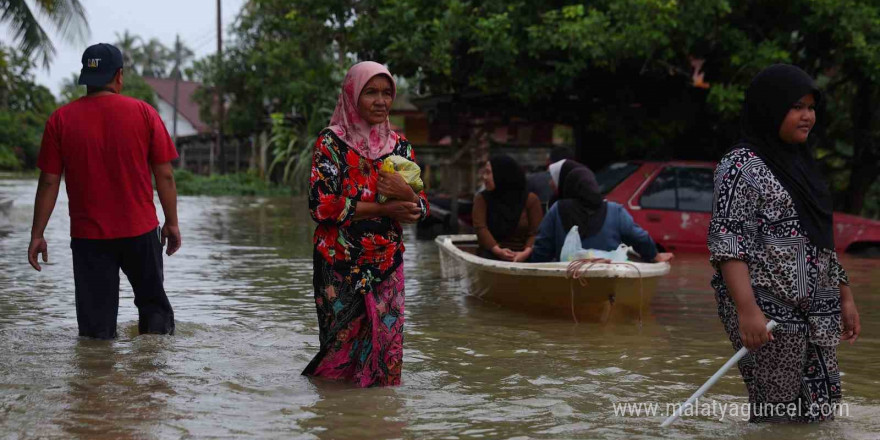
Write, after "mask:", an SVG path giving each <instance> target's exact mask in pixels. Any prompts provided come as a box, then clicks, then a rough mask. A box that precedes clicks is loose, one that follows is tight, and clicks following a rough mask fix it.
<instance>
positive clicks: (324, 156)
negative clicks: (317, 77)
mask: <svg viewBox="0 0 880 440" xmlns="http://www.w3.org/2000/svg"><path fill="white" fill-rule="evenodd" d="M396 92H397V89H396V85H395V82H394V79H393V78H392V76H391V73H390V72H389V71H388V69H386V68H385V67H384V66H383V65H381V64H378V63H375V62H372V61H365V62H362V63H358V64H355V65H354V66H352V67H351V69H350V70H349V71H348V73H347V74H346V76H345V79H344V80H343V83H342V91H341V93H340V94H339V99H338V101H337V103H336V110H335V111H334V112H333V117H332V118H331V120H330V126H329V127H328V128H326V129H324V130H323V131H321V133H320V134H319V136H318V139H317V142H316V143H315V147H314V152H313V155H312V169H311V175H310V177H309V184H310V189H309V210H310V211H311V215H312V218H313V219H314V220H315V222H317V223H318V226H317V228H316V229H315V237H314V243H315V247H314V253H313V260H314V276H313V284H314V294H315V305H316V308H317V315H318V327H319V334H318V339H319V342H320V349H319V351H318V353H317V354H316V355H315V357H314V358H313V359H312V361H311V362H310V363H309V364H308V366H307V367H306V368H305V370H304V371H303V374H304V375H307V376H317V377H322V378H328V379H337V380H345V381H351V382H354V383H355V384H357V385H358V386H361V387H369V386H386V385H398V384H400V377H401V370H402V366H403V322H404V270H403V252H404V246H403V230H402V228H401V223H416V222H418V221H421V220H423V219H424V218H425V216H427V215H428V209H429V208H428V201H427V198H426V196H425V193H424V191H420V192H418V193H416V192H414V191H413V189H412V188H411V187H410V185H408V184H407V183H406V181H405V180H404V179H403V177H401V176H400V175H399V174H397V173H385V172H380V167H381V165H382V162H383V160H384V159H385V158H386V157H388V156H389V155H399V156H402V157H404V158H407V159H409V160H411V161H413V162H415V161H416V158H415V152H414V151H413V147H412V145H410V143H409V142H408V141H407V140H406V138H405V137H403V136H402V135H399V134H397V133H395V132H394V131H393V130H392V129H391V124H390V122H389V120H388V112H389V111H390V109H391V104H392V102H393V101H394V98H395V96H396ZM379 194H382V195H385V196H387V197H388V198H389V199H390V200H388V201H386V202H385V203H381V204H380V203H377V200H376V198H377V196H378V195H379Z"/></svg>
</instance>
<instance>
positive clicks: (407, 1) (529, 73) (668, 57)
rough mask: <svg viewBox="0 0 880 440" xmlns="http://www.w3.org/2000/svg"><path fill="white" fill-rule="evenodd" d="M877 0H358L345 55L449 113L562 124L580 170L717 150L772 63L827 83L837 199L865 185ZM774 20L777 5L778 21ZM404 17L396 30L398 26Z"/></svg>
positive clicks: (871, 168) (879, 40)
mask: <svg viewBox="0 0 880 440" xmlns="http://www.w3.org/2000/svg"><path fill="white" fill-rule="evenodd" d="M878 7H880V5H878V3H877V2H876V1H875V0H847V1H836V0H789V1H785V2H736V3H733V2H729V1H727V0H695V1H688V2H677V1H674V0H597V1H591V2H588V3H575V4H572V2H568V1H526V0H518V1H501V0H486V1H463V0H443V1H429V0H375V1H367V2H363V4H362V5H361V6H359V8H360V9H359V12H360V13H359V15H358V16H357V22H356V23H355V25H354V30H353V36H351V39H352V40H353V44H352V45H351V46H350V47H351V48H352V49H351V50H352V51H355V52H357V53H358V54H359V56H360V58H362V59H375V60H377V61H380V62H387V63H388V64H389V65H390V66H391V68H392V71H394V72H396V73H399V74H403V75H405V76H408V77H412V78H414V79H416V83H417V90H419V91H420V92H422V93H427V94H431V95H434V96H437V95H449V96H451V97H452V98H451V99H454V100H455V102H456V103H457V104H458V105H456V106H455V111H456V112H458V113H461V112H462V111H465V110H468V109H469V110H471V111H474V112H479V111H483V112H492V113H495V114H502V115H505V116H511V115H515V116H520V117H527V118H530V119H536V118H538V119H540V118H543V119H551V120H554V121H559V122H565V123H569V124H571V125H573V126H574V128H575V130H574V132H575V139H576V143H577V144H578V150H579V156H580V158H581V159H583V160H585V161H586V162H587V163H588V164H590V165H591V166H601V165H603V164H604V163H607V162H609V161H611V160H615V159H619V158H665V157H679V158H691V159H717V158H718V157H719V156H720V154H721V153H722V152H723V151H724V149H725V148H727V147H728V146H729V145H730V144H731V142H732V141H733V140H734V139H735V138H736V137H737V136H738V135H739V133H738V123H737V117H736V116H737V114H738V112H739V109H740V106H741V103H742V100H743V96H744V95H743V92H744V90H745V88H746V87H747V85H748V82H749V80H750V79H751V77H752V76H753V75H754V74H756V73H757V72H758V71H759V70H760V69H761V68H763V67H765V66H767V65H769V64H772V63H774V62H789V63H794V64H797V65H799V66H801V67H803V68H805V69H806V70H807V71H808V72H809V73H810V74H812V75H813V76H814V77H817V78H819V79H820V81H821V82H823V84H825V85H826V86H827V94H826V97H827V98H828V99H827V103H828V106H829V108H834V109H836V111H834V112H828V114H827V115H826V116H827V117H826V122H827V127H828V129H827V131H825V133H824V134H825V138H824V140H823V142H822V144H821V148H820V154H821V155H822V158H823V160H824V161H825V162H826V164H828V166H829V168H831V169H832V170H835V171H836V174H835V175H834V176H833V177H834V178H833V179H832V180H833V181H834V182H836V187H835V190H836V192H837V193H838V195H843V196H842V197H838V203H839V207H842V208H845V209H847V210H849V211H851V212H859V211H861V206H862V202H863V200H864V197H865V192H864V191H865V190H867V188H868V187H869V186H870V182H872V181H876V176H877V174H878V171H880V163H878V156H880V154H878V147H877V142H878V133H880V130H878V126H880V121H878V119H880V116H878V114H880V111H878V104H877V103H878V100H877V98H878V97H880V91H878V86H877V84H878V78H880V73H878V72H880V26H877V25H876V24H877V23H880V13H878ZM779 17H785V19H784V20H780V19H779ZM402 29H405V31H404V30H402Z"/></svg>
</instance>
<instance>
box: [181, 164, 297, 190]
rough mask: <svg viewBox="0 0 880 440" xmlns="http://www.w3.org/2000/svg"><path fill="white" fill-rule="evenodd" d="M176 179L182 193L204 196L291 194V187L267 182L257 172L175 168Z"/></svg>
mask: <svg viewBox="0 0 880 440" xmlns="http://www.w3.org/2000/svg"><path fill="white" fill-rule="evenodd" d="M174 180H175V181H176V183H177V193H178V194H180V195H188V196H195V195H202V196H289V195H291V191H290V188H289V187H286V186H280V185H276V184H271V183H266V182H265V181H263V180H262V179H260V177H259V176H258V175H257V174H256V173H252V172H247V173H234V174H214V175H212V176H200V175H197V174H193V173H192V172H190V171H186V170H175V171H174Z"/></svg>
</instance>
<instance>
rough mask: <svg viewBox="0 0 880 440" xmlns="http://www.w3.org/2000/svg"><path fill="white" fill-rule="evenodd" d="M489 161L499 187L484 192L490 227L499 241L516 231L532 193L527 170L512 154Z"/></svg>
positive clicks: (490, 230) (487, 220)
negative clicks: (529, 187)
mask: <svg viewBox="0 0 880 440" xmlns="http://www.w3.org/2000/svg"><path fill="white" fill-rule="evenodd" d="M489 163H490V164H492V179H493V180H494V181H495V189H494V190H492V191H483V193H482V194H483V198H484V199H485V200H486V226H488V228H489V232H491V233H492V236H493V237H495V240H498V241H501V240H504V239H505V238H507V237H509V236H510V235H511V234H513V232H514V231H515V230H516V225H517V224H518V223H519V219H520V217H521V216H522V212H523V209H524V208H525V206H526V200H527V199H528V196H529V192H528V190H527V189H526V173H525V172H524V171H523V169H522V168H521V167H520V166H519V164H518V163H516V160H514V159H513V158H512V157H510V156H508V155H504V154H502V155H499V156H493V157H492V159H490V160H489Z"/></svg>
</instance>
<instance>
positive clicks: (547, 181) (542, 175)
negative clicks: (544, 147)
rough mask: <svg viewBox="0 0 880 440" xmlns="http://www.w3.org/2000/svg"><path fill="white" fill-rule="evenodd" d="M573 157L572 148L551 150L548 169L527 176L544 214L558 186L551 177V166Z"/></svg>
mask: <svg viewBox="0 0 880 440" xmlns="http://www.w3.org/2000/svg"><path fill="white" fill-rule="evenodd" d="M573 157H574V151H572V149H571V147H567V146H564V145H559V146H556V147H553V149H552V150H550V156H549V158H548V160H547V165H546V168H545V169H544V170H542V171H539V172H536V173H531V174H528V175H526V181H527V185H528V189H529V192H533V193H535V195H537V196H538V200H540V201H541V207H542V208H543V209H544V212H546V211H547V207H548V206H549V205H548V204H549V203H550V199H551V198H553V196H554V195H555V194H556V186H555V184H554V183H553V179H552V176H551V175H550V170H549V167H550V165H551V164H554V163H556V162H560V161H563V160H565V159H571V158H573ZM557 178H558V175H557Z"/></svg>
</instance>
